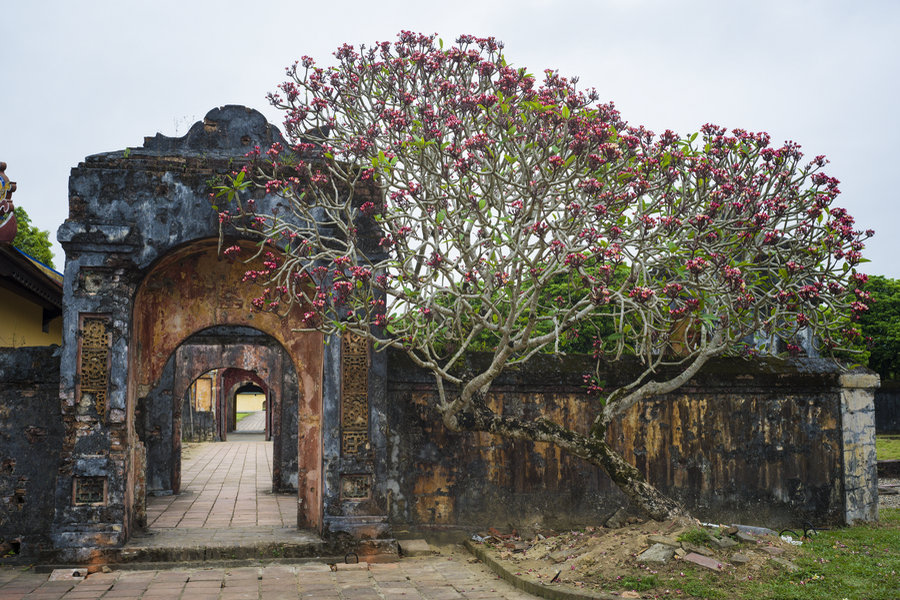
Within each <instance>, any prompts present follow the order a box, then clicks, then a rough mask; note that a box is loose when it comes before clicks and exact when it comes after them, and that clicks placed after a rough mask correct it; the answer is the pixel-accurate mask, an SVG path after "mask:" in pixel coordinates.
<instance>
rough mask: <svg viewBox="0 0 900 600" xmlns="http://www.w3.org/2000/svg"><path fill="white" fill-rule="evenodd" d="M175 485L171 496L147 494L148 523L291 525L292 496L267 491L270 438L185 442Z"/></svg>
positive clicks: (178, 525)
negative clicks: (176, 489)
mask: <svg viewBox="0 0 900 600" xmlns="http://www.w3.org/2000/svg"><path fill="white" fill-rule="evenodd" d="M248 418H249V417H248ZM181 488H182V492H181V493H180V494H179V495H177V496H155V497H152V496H151V497H148V498H147V526H148V527H150V528H151V529H167V528H192V529H196V528H206V529H224V528H227V527H255V526H260V527H296V525H297V498H296V495H295V494H273V493H272V444H271V442H265V441H252V442H243V441H240V442H239V441H233V442H209V443H203V444H185V447H184V449H183V451H182V462H181Z"/></svg>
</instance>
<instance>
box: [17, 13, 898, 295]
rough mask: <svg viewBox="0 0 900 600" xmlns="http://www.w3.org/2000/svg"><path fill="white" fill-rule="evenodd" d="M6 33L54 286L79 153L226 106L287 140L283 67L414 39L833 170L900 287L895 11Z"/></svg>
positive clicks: (134, 20) (409, 16)
mask: <svg viewBox="0 0 900 600" xmlns="http://www.w3.org/2000/svg"><path fill="white" fill-rule="evenodd" d="M0 23H2V28H0V160H3V161H5V162H7V163H9V167H8V169H7V174H8V175H9V176H10V177H11V178H12V179H13V180H14V181H17V182H18V185H19V189H18V191H17V192H16V195H15V196H14V201H15V202H16V204H17V205H18V206H23V207H24V208H25V209H26V210H27V211H28V212H29V214H30V215H31V216H32V218H33V220H34V222H35V224H37V225H38V226H39V227H41V228H42V229H48V230H50V231H51V238H52V239H53V240H54V252H55V254H56V267H57V269H60V270H61V269H62V267H63V254H62V250H61V248H60V247H59V246H58V244H56V243H55V238H56V229H57V228H58V227H59V225H60V224H61V223H62V222H63V221H64V220H65V219H66V216H67V211H68V192H67V185H68V177H69V171H70V169H71V168H72V167H75V166H76V165H77V164H78V163H79V162H80V161H82V160H83V159H84V157H85V156H88V155H91V154H96V153H99V152H107V151H112V150H121V149H124V148H126V147H129V146H131V147H134V146H140V145H141V144H142V142H143V138H144V137H145V136H152V135H155V134H156V133H157V132H161V133H163V134H165V135H170V136H174V135H179V136H180V135H184V133H186V132H187V130H188V129H189V127H190V126H191V124H192V123H194V122H195V121H198V120H200V119H202V118H203V116H204V115H205V114H206V112H207V111H208V110H210V109H211V108H214V107H216V106H221V105H224V104H244V105H247V106H250V107H253V108H256V109H258V110H261V111H262V112H263V113H264V114H265V115H266V116H267V117H268V118H269V120H270V121H271V122H273V123H276V124H279V125H280V117H279V116H278V114H277V111H273V110H272V109H270V108H269V107H268V105H267V103H266V100H265V95H266V93H267V92H269V91H273V90H274V89H275V86H276V85H277V84H278V83H280V82H281V81H282V79H283V74H284V67H285V66H287V65H288V64H290V63H292V62H293V61H294V60H296V59H298V58H299V57H300V56H302V55H304V54H308V55H310V56H313V57H314V58H316V60H317V61H318V62H319V63H320V64H323V65H324V64H330V59H331V58H332V57H331V53H332V52H333V51H334V49H335V48H336V47H337V46H338V45H340V44H341V43H343V42H349V43H353V44H359V43H361V42H362V43H371V42H374V41H378V40H393V39H394V36H395V35H396V33H397V32H398V31H400V30H401V29H409V30H413V31H421V32H426V33H438V34H440V35H441V37H443V38H444V39H445V40H452V39H454V38H455V37H456V36H457V35H459V34H460V33H472V34H476V35H493V36H496V37H497V38H499V39H501V40H503V41H504V42H505V43H506V55H507V59H508V60H509V61H511V62H512V63H514V64H515V65H517V66H527V67H528V68H529V70H531V72H533V73H535V72H538V73H539V72H540V71H542V70H543V69H545V68H555V69H559V70H560V71H561V72H562V73H563V74H566V75H578V76H580V78H581V82H582V84H583V85H585V86H592V87H595V88H597V90H598V91H599V92H600V97H601V99H602V100H613V101H614V102H615V103H616V105H617V106H618V108H619V109H620V110H621V111H622V114H623V116H624V117H625V118H626V119H627V120H628V121H629V122H630V123H632V124H643V125H645V126H647V127H648V128H650V129H652V130H654V131H657V132H661V131H663V130H665V129H667V128H668V129H673V130H675V131H678V132H680V133H690V132H693V131H696V130H697V129H698V128H699V127H700V126H701V125H702V124H703V123H706V122H713V123H717V124H720V125H724V126H727V127H729V128H733V127H741V128H744V129H749V130H752V131H760V130H762V131H768V132H769V133H771V134H772V137H773V141H777V142H781V141H784V140H788V139H790V140H794V141H796V142H799V143H800V144H801V145H802V146H803V149H804V151H805V152H806V154H807V155H808V156H814V155H817V154H825V155H826V156H828V158H829V159H830V160H831V164H830V165H829V168H828V173H829V174H830V175H833V176H835V177H837V178H838V179H840V180H841V186H840V187H841V190H842V192H843V193H842V195H841V197H840V198H839V202H838V204H839V205H842V206H845V207H846V208H848V209H849V210H850V212H851V214H853V215H854V216H855V217H856V219H857V223H858V224H859V226H860V228H863V229H866V228H873V229H875V230H876V236H875V238H873V239H872V240H870V241H869V244H868V249H867V252H866V256H867V257H868V258H870V259H871V260H872V262H871V263H869V264H867V265H864V266H863V267H864V270H866V271H868V272H869V273H874V274H882V275H887V276H889V277H895V278H900V233H898V232H897V231H894V229H895V228H896V227H897V226H898V215H900V209H898V202H897V191H896V190H897V189H898V183H897V182H894V181H893V177H895V176H897V172H898V169H897V166H896V164H897V161H898V157H897V155H896V149H897V140H898V138H900V125H898V123H900V120H898V118H897V111H898V110H900V98H898V95H900V94H898V92H900V2H898V1H896V0H885V1H875V0H871V1H866V0H856V1H853V2H851V1H844V2H838V1H832V0H809V1H806V0H753V1H752V2H743V1H741V2H728V1H724V0H708V1H707V0H677V1H675V0H667V1H658V0H597V1H595V2H554V1H552V0H478V1H469V0H452V1H450V2H440V3H433V4H432V3H426V2H421V1H419V2H400V1H391V0H381V1H376V2H355V1H352V0H350V1H347V0H345V1H342V2H308V1H301V0H295V1H293V2H284V1H266V0H261V1H259V2H256V3H250V2H235V1H231V0H218V1H196V0H179V1H177V2H176V1H172V0H154V1H153V2H141V1H138V0H132V1H122V0H116V1H112V2H105V1H104V2H101V1H91V0H82V1H80V2H72V1H63V0H52V1H46V0H45V1H38V0H28V1H26V0H16V1H15V2H9V3H5V6H4V7H3V11H2V13H0Z"/></svg>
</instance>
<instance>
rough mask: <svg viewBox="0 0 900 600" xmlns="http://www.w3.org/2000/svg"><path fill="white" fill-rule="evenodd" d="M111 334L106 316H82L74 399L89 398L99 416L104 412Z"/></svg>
mask: <svg viewBox="0 0 900 600" xmlns="http://www.w3.org/2000/svg"><path fill="white" fill-rule="evenodd" d="M111 337H112V336H111V335H110V332H109V319H108V318H106V317H98V316H84V317H82V319H81V340H80V346H81V347H80V352H79V363H78V375H79V382H80V383H79V386H78V398H77V401H78V403H79V404H80V403H81V402H82V401H83V400H84V399H85V398H89V399H91V400H92V401H93V404H94V409H95V410H96V411H97V415H98V416H100V418H103V416H104V415H106V399H107V394H108V390H109V346H110V340H111Z"/></svg>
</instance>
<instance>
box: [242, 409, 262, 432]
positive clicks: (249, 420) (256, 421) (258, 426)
mask: <svg viewBox="0 0 900 600" xmlns="http://www.w3.org/2000/svg"><path fill="white" fill-rule="evenodd" d="M265 430H266V411H264V410H258V411H256V412H252V413H250V414H249V415H247V416H246V417H244V418H243V419H241V420H240V421H238V422H237V425H236V426H235V431H265Z"/></svg>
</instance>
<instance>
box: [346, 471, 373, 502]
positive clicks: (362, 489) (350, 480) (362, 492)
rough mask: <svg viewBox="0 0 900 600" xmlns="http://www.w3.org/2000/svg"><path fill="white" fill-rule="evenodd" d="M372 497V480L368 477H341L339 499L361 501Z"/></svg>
mask: <svg viewBox="0 0 900 600" xmlns="http://www.w3.org/2000/svg"><path fill="white" fill-rule="evenodd" d="M371 496H372V478H371V477H370V476H369V475H344V476H343V477H341V499H342V500H353V501H356V502H358V501H361V500H368V499H369V498H371Z"/></svg>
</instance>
